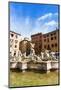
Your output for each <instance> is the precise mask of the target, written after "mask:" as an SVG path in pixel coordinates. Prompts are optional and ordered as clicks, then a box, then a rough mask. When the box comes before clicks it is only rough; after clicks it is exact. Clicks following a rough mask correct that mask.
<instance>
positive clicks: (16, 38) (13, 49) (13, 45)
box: [10, 31, 22, 56]
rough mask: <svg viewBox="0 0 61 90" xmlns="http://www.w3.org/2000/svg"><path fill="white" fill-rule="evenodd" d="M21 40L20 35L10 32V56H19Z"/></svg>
mask: <svg viewBox="0 0 61 90" xmlns="http://www.w3.org/2000/svg"><path fill="white" fill-rule="evenodd" d="M21 39H22V38H21V35H20V34H18V33H15V32H12V31H10V54H11V55H12V56H18V52H19V42H20V41H21Z"/></svg>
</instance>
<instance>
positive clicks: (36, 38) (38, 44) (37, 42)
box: [31, 33, 42, 54]
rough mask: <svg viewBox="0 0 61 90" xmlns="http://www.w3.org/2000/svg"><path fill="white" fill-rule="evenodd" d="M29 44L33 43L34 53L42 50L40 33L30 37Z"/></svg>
mask: <svg viewBox="0 0 61 90" xmlns="http://www.w3.org/2000/svg"><path fill="white" fill-rule="evenodd" d="M31 42H32V43H35V47H34V49H35V53H36V54H39V53H40V52H41V50H42V33H37V34H35V35H31Z"/></svg>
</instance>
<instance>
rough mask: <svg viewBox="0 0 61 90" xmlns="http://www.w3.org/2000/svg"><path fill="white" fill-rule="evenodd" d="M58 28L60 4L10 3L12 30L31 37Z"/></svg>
mask: <svg viewBox="0 0 61 90" xmlns="http://www.w3.org/2000/svg"><path fill="white" fill-rule="evenodd" d="M56 28H58V6H57V5H47V4H30V3H15V2H11V3H10V30H11V31H15V32H17V33H21V35H22V36H24V37H30V36H31V35H32V34H35V33H39V32H42V33H47V32H50V31H53V30H55V29H56Z"/></svg>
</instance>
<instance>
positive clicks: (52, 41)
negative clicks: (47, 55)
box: [31, 30, 59, 53]
mask: <svg viewBox="0 0 61 90" xmlns="http://www.w3.org/2000/svg"><path fill="white" fill-rule="evenodd" d="M31 41H32V42H33V43H35V51H37V53H40V52H41V51H42V50H45V49H48V50H51V51H53V52H58V51H59V30H55V31H52V32H49V33H46V34H42V33H39V34H34V35H31Z"/></svg>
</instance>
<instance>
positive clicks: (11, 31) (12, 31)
mask: <svg viewBox="0 0 61 90" xmlns="http://www.w3.org/2000/svg"><path fill="white" fill-rule="evenodd" d="M10 32H12V33H15V34H18V35H20V36H21V34H19V33H17V32H14V31H10Z"/></svg>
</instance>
